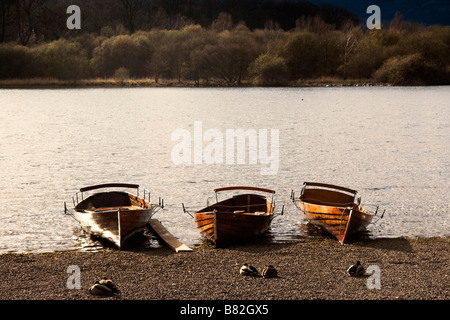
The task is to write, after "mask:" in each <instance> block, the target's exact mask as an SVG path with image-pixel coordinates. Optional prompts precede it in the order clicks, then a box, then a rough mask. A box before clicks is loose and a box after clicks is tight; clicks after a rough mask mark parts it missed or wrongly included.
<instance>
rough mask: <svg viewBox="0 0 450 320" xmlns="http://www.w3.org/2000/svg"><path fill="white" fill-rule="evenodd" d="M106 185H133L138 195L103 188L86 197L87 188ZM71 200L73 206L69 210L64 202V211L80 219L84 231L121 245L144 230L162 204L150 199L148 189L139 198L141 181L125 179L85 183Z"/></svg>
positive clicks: (117, 186)
mask: <svg viewBox="0 0 450 320" xmlns="http://www.w3.org/2000/svg"><path fill="white" fill-rule="evenodd" d="M103 188H132V189H136V195H132V194H130V193H127V192H123V191H102V192H97V193H94V194H92V195H91V196H89V197H87V198H86V199H84V192H87V191H92V190H96V189H103ZM146 195H148V200H146V199H145V198H146ZM80 197H81V200H80ZM72 200H73V203H74V208H73V210H68V209H67V206H66V203H64V208H65V213H66V214H68V215H71V216H72V217H73V218H74V219H75V220H77V221H78V222H79V223H80V225H81V228H82V229H83V230H84V231H85V232H87V233H89V234H91V235H95V236H98V237H101V238H104V239H107V240H109V241H111V242H112V243H113V244H114V245H115V246H116V247H117V248H119V249H121V248H122V247H123V245H124V243H125V242H126V240H128V239H129V238H130V237H131V236H132V235H134V234H135V233H137V232H138V231H141V230H142V229H143V228H144V227H145V226H146V225H147V223H148V222H149V220H150V218H151V217H152V216H153V215H154V214H155V213H156V211H157V210H159V208H161V207H162V205H161V204H159V205H153V204H151V203H150V193H149V192H147V191H146V190H144V195H143V198H140V197H139V185H136V184H125V183H108V184H100V185H95V186H90V187H84V188H81V189H80V192H78V193H76V194H75V195H74V196H73V197H72Z"/></svg>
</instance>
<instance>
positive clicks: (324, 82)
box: [0, 78, 391, 89]
mask: <svg viewBox="0 0 450 320" xmlns="http://www.w3.org/2000/svg"><path fill="white" fill-rule="evenodd" d="M363 86H376V87H386V86H391V85H390V84H387V83H378V82H374V81H372V80H371V79H352V80H344V79H338V78H319V79H303V80H298V81H291V82H286V83H285V84H279V85H273V86H270V85H268V86H261V85H255V84H253V83H251V82H248V81H243V82H242V83H232V84H230V83H225V82H223V81H217V80H215V81H209V82H208V83H206V82H202V83H196V82H194V81H183V82H179V81H177V80H162V81H160V82H158V83H156V82H155V80H154V79H150V78H144V79H127V80H119V79H114V78H108V79H101V78H92V79H81V80H59V79H54V78H48V79H47V78H30V79H4V80H0V89H82V88H85V89H89V88H309V87H363Z"/></svg>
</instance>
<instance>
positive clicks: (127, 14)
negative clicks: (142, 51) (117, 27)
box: [120, 0, 142, 33]
mask: <svg viewBox="0 0 450 320" xmlns="http://www.w3.org/2000/svg"><path fill="white" fill-rule="evenodd" d="M120 1H121V2H122V5H123V8H124V24H125V26H126V27H127V28H128V30H130V33H134V31H135V20H136V15H137V13H138V11H139V8H140V6H141V3H142V0H120Z"/></svg>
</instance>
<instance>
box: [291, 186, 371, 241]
mask: <svg viewBox="0 0 450 320" xmlns="http://www.w3.org/2000/svg"><path fill="white" fill-rule="evenodd" d="M356 194H357V191H355V190H352V189H348V188H344V187H340V186H334V185H329V184H323V183H307V182H305V184H304V186H303V189H302V192H301V194H300V197H299V200H298V206H299V208H300V210H301V211H303V213H304V214H305V217H306V219H307V220H308V221H309V222H310V223H312V224H314V225H315V226H318V227H319V228H321V229H323V230H324V231H326V232H327V233H329V234H330V235H332V236H333V237H335V238H336V239H337V240H338V241H339V242H340V243H342V244H343V243H345V242H346V240H348V237H349V236H350V235H352V234H355V233H358V232H360V231H362V230H364V229H366V227H367V226H368V225H369V224H370V223H371V222H372V219H373V217H374V214H373V213H371V212H369V211H367V210H365V209H364V208H363V207H361V206H360V205H359V204H357V203H355V200H356V199H357V197H356Z"/></svg>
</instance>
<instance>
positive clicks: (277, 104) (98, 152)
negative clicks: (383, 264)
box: [0, 87, 450, 253]
mask: <svg viewBox="0 0 450 320" xmlns="http://www.w3.org/2000/svg"><path fill="white" fill-rule="evenodd" d="M449 111H450V90H448V87H407V88H395V87H394V88H380V87H378V88H377V87H366V88H232V89H231V88H230V89H224V88H127V89H125V88H120V89H102V88H98V89H67V90H66V89H58V90H0V141H1V143H0V170H1V177H2V178H1V179H0V190H2V192H1V193H0V253H3V252H46V251H61V250H73V249H74V248H85V249H93V250H95V249H97V247H98V246H97V244H96V243H95V242H94V243H91V242H90V240H88V239H87V238H86V237H84V238H83V237H82V236H74V232H73V228H74V227H78V225H77V222H76V221H74V220H73V219H70V218H69V217H67V216H65V215H64V214H63V212H64V205H63V204H64V202H65V201H66V202H67V203H71V197H72V195H73V194H75V192H77V191H78V190H79V189H80V188H81V187H84V186H89V185H95V184H100V183H109V182H125V183H136V184H139V185H140V186H141V187H142V188H146V189H147V190H150V192H151V193H152V197H153V199H155V200H156V201H157V199H158V197H162V198H164V203H165V209H164V210H160V211H159V212H158V213H157V214H156V215H155V218H156V219H158V220H160V221H161V222H162V224H163V225H164V226H165V227H166V228H167V229H168V230H169V232H171V233H172V234H173V235H175V236H176V237H177V238H179V239H180V241H182V242H183V243H185V244H187V245H189V246H196V245H199V244H201V243H202V239H201V237H200V234H199V232H198V231H197V229H196V228H195V223H194V222H193V220H192V218H191V217H189V216H188V215H187V214H185V213H183V210H182V208H181V203H184V204H185V205H186V206H188V207H192V208H201V207H204V206H205V203H206V199H207V198H208V197H209V196H211V194H212V190H213V189H215V188H218V187H225V186H231V185H253V186H260V187H265V188H270V189H273V190H276V194H275V200H276V203H277V207H278V208H281V206H282V205H285V211H284V215H283V216H279V217H277V218H275V219H274V220H273V222H272V225H271V229H270V233H269V238H268V239H270V241H273V242H289V241H301V240H302V239H305V238H307V237H311V236H312V237H315V236H316V235H315V234H314V233H311V232H305V230H303V229H304V225H305V223H306V221H305V219H304V217H303V214H302V213H301V212H300V211H299V210H298V209H297V208H296V207H295V206H294V205H293V204H292V202H291V201H290V194H291V191H292V190H294V191H295V192H296V194H298V192H299V191H300V188H301V185H302V184H303V182H304V181H317V182H324V183H330V184H336V185H342V186H345V187H349V188H352V189H356V190H358V191H359V193H360V195H361V196H362V205H363V206H365V205H366V204H372V205H379V206H380V208H382V209H386V214H385V216H384V218H383V219H381V220H380V221H379V222H378V223H376V224H373V225H370V226H369V236H370V237H373V238H379V237H398V236H412V237H433V236H449V235H450V227H449V225H448V223H449V221H450V218H449V214H450V212H449V211H450V210H449V204H450V192H449V186H450V162H449V159H450V148H449V146H450V145H449V139H448V137H449V136H450V112H449ZM195 121H201V123H202V129H203V133H205V132H207V131H208V130H209V129H211V130H216V131H217V132H221V133H222V134H224V133H225V132H226V130H227V129H243V130H247V129H254V130H256V131H257V132H258V130H260V129H266V130H268V131H269V130H270V129H277V130H278V131H279V166H278V171H277V173H276V174H274V175H266V176H263V175H261V168H262V167H264V166H265V165H264V164H261V163H257V164H250V163H249V162H248V161H247V160H246V161H245V163H244V164H237V162H236V161H234V162H233V164H226V163H222V164H205V163H204V162H203V164H201V165H198V164H194V161H193V155H192V158H191V164H189V165H188V164H175V163H174V162H173V161H172V158H171V153H172V149H173V148H174V146H175V145H176V143H177V142H179V141H172V140H171V136H172V133H173V132H174V131H175V130H178V129H181V130H187V131H188V132H190V134H191V135H193V134H194V132H193V130H194V123H195ZM209 132H211V131H209ZM269 141H270V139H269ZM209 143H210V142H209V141H206V140H204V141H203V150H204V149H205V148H206V147H207V146H209ZM193 150H194V149H193ZM269 150H270V148H269ZM247 152H248V150H247ZM246 159H248V156H247V158H246ZM258 159H260V158H258ZM143 246H144V247H145V246H152V243H151V241H150V243H147V240H145V241H143Z"/></svg>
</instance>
